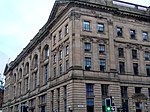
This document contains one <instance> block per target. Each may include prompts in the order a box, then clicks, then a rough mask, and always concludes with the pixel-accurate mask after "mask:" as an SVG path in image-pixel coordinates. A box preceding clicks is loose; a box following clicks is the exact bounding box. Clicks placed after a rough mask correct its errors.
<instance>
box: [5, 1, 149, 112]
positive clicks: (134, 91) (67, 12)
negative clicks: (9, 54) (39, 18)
mask: <svg viewBox="0 0 150 112" xmlns="http://www.w3.org/2000/svg"><path fill="white" fill-rule="evenodd" d="M4 74H5V76H6V82H5V92H4V105H3V111H4V112H22V111H23V110H24V109H27V110H28V112H105V99H106V98H111V100H112V105H113V106H114V107H115V109H117V108H118V109H123V110H126V112H149V111H150V99H149V98H150V8H149V7H145V6H141V5H137V4H131V3H127V2H122V1H118V0H113V1H112V0H56V2H55V4H54V6H53V9H52V11H51V14H50V16H49V18H48V21H47V22H46V24H45V25H44V26H43V27H42V28H41V29H40V30H39V32H38V33H37V34H36V36H35V37H34V38H33V39H32V40H31V41H30V42H29V44H28V45H27V46H26V47H25V48H24V50H23V51H22V52H21V53H20V54H19V55H18V56H17V58H16V59H15V60H14V61H12V62H11V63H9V64H7V65H6V68H5V72H4Z"/></svg>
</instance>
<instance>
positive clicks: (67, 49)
mask: <svg viewBox="0 0 150 112" xmlns="http://www.w3.org/2000/svg"><path fill="white" fill-rule="evenodd" d="M68 54H69V45H67V46H66V55H68Z"/></svg>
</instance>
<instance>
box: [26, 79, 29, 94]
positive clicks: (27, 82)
mask: <svg viewBox="0 0 150 112" xmlns="http://www.w3.org/2000/svg"><path fill="white" fill-rule="evenodd" d="M25 81H26V93H27V92H28V86H29V81H28V77H27V78H26V79H25Z"/></svg>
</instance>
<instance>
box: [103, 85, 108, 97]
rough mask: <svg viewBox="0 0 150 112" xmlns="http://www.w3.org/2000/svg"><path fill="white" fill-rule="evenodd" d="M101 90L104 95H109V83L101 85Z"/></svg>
mask: <svg viewBox="0 0 150 112" xmlns="http://www.w3.org/2000/svg"><path fill="white" fill-rule="evenodd" d="M101 92H102V96H108V85H107V84H102V85H101Z"/></svg>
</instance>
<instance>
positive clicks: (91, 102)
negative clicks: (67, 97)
mask: <svg viewBox="0 0 150 112" xmlns="http://www.w3.org/2000/svg"><path fill="white" fill-rule="evenodd" d="M86 107H87V112H94V98H87V99H86Z"/></svg>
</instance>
